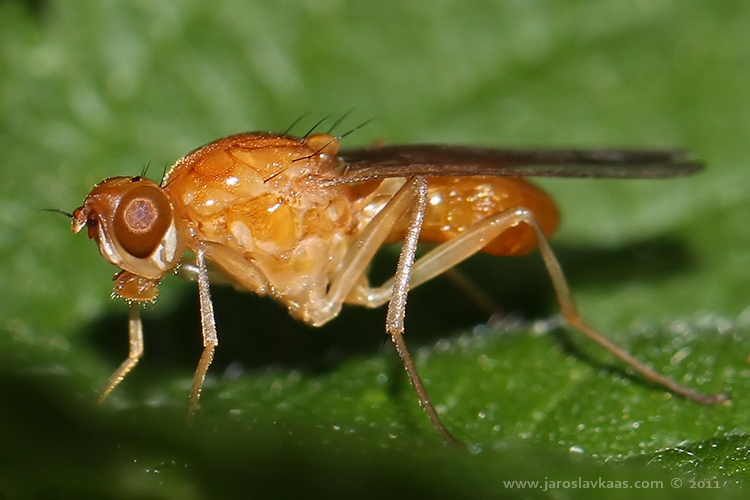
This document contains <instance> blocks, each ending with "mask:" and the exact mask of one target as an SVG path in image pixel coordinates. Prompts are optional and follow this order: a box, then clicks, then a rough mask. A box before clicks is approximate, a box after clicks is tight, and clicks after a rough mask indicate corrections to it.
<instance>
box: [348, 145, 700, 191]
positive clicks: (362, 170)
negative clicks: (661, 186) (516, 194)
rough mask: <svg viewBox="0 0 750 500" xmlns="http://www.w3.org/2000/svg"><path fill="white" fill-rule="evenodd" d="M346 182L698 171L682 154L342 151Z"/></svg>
mask: <svg viewBox="0 0 750 500" xmlns="http://www.w3.org/2000/svg"><path fill="white" fill-rule="evenodd" d="M339 157H340V159H341V160H342V161H343V164H344V172H343V174H342V175H343V177H344V178H345V179H347V180H348V181H349V182H354V181H361V180H368V179H380V178H385V177H405V176H410V175H426V176H474V175H486V176H510V177H528V176H543V177H601V178H622V179H658V178H665V177H679V176H683V175H688V174H692V173H695V172H698V171H700V170H701V169H703V164H702V163H701V162H699V161H695V160H692V159H689V157H688V154H687V151H684V150H638V149H632V150H626V149H591V150H583V149H492V148H477V147H467V146H447V145H441V144H412V145H394V146H373V147H366V148H355V149H344V150H341V152H340V153H339Z"/></svg>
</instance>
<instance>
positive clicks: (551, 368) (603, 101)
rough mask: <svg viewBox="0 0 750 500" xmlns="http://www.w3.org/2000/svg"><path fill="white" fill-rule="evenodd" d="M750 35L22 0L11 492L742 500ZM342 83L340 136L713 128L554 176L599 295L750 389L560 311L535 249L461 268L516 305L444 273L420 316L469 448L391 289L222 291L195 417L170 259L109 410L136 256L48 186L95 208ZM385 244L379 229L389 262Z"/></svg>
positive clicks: (658, 26)
mask: <svg viewBox="0 0 750 500" xmlns="http://www.w3.org/2000/svg"><path fill="white" fill-rule="evenodd" d="M749 32H750V4H748V3H747V2H740V1H734V2H714V1H710V0H703V1H693V2H678V1H676V0H648V1H645V0H644V1H615V0H611V1H608V0H605V1H601V0H579V1H571V0H568V1H564V2H544V1H497V2H475V3H471V4H469V3H466V2H449V1H439V0H438V1H406V2H399V1H394V0H386V1H381V2H345V1H337V0H322V1H312V0H309V1H300V2H293V1H281V2H274V3H271V2H260V1H239V0H223V1H217V2H210V3H209V2H201V1H196V0H179V1H169V2H167V1H164V0H156V1H133V2H114V1H101V2H83V1H75V0H70V1H62V0H60V1H53V0H48V1H44V0H37V1H27V2H24V1H21V0H3V1H0V153H1V155H0V173H1V174H2V182H0V273H1V274H0V276H1V278H0V359H1V360H2V363H0V428H1V429H2V431H1V432H0V454H1V455H0V456H2V465H0V497H3V498H55V497H72V496H76V497H96V498H180V499H185V498H188V499H189V498H221V497H235V496H236V497H251V496H252V497H275V498H278V497H285V496H291V495H296V496H305V497H342V496H347V497H350V496H355V495H356V496H358V497H362V498H370V497H372V498H375V497H382V496H386V495H388V496H391V497H407V496H410V497H413V496H416V495H418V496H425V497H428V496H429V497H455V496H458V495H461V496H467V497H469V496H471V497H478V498H479V497H492V498H496V497H497V496H500V495H503V496H507V497H514V496H518V497H524V498H548V497H549V498H567V497H569V496H570V497H573V496H575V497H580V496H584V497H585V496H591V497H595V498H596V497H600V496H602V495H604V494H606V495H607V496H611V497H613V498H619V497H622V498H630V497H631V496H632V490H630V491H629V490H626V489H607V490H606V492H605V491H603V490H602V489H601V487H600V488H598V489H585V490H584V489H572V487H566V486H565V485H564V484H563V485H559V486H558V487H557V488H552V489H548V490H547V491H544V481H545V480H554V481H577V480H578V479H579V478H581V480H584V481H586V480H588V481H597V480H598V479H599V478H602V479H603V480H605V481H628V484H629V485H630V486H631V488H632V487H634V484H635V481H644V480H654V481H661V484H662V488H658V487H656V486H654V485H652V486H653V487H652V488H651V489H648V490H639V492H638V494H639V495H642V496H644V497H649V496H653V497H654V498H657V497H658V498H665V497H677V496H679V497H680V498H690V497H691V495H694V496H695V497H696V498H698V497H699V496H700V498H713V497H717V498H718V497H722V498H727V497H731V496H732V495H738V496H739V495H740V493H739V492H738V488H741V486H742V485H743V484H744V483H745V482H746V481H747V480H748V471H747V469H748V467H747V463H746V457H747V456H748V453H750V446H749V445H748V433H749V432H750V397H748V396H747V394H748V388H750V366H748V355H750V308H748V306H749V305H750V286H748V284H747V278H748V276H750V270H748V266H749V265H750V224H748V221H747V217H748V215H749V214H750V195H749V194H748V189H747V188H748V186H750V168H748V164H749V163H750V152H748V151H749V148H748V145H749V141H748V138H749V137H750V73H749V69H748V68H749V67H750V66H749V64H750V37H748V33H749ZM350 109H354V112H353V114H352V115H351V117H350V118H348V119H347V120H346V122H345V124H343V125H341V130H339V131H337V132H343V131H346V130H347V129H349V128H353V127H355V126H357V125H359V124H360V123H362V122H364V121H365V120H367V119H370V118H374V120H373V121H372V123H370V124H368V125H367V126H366V127H364V128H362V129H361V130H358V131H357V132H356V133H354V134H352V135H351V136H349V137H347V138H346V140H345V145H349V146H355V145H363V144H368V143H371V142H372V141H374V140H384V141H387V142H389V143H398V142H450V143H460V144H480V145H497V146H506V147H507V146H559V147H566V146H577V147H605V146H615V147H625V146H650V147H686V148H689V149H691V150H693V151H694V152H695V154H696V155H697V156H698V157H700V158H701V159H703V160H705V161H706V162H707V165H708V168H707V170H706V171H705V172H704V173H702V174H700V175H698V176H696V177H693V178H689V179H677V180H666V181H637V180H635V181H601V180H599V181H594V180H544V181H543V182H542V184H543V185H544V186H545V187H546V188H548V189H549V191H550V192H551V193H552V194H553V195H554V196H555V197H556V199H557V200H558V202H559V205H560V207H561V210H562V213H563V225H562V227H561V230H560V232H559V234H558V236H557V237H556V238H555V239H554V241H553V246H554V248H555V250H556V251H557V252H558V255H559V257H560V260H561V262H562V265H563V268H564V269H565V271H566V274H567V276H568V278H569V280H570V283H571V286H572V288H573V292H574V294H575V297H576V298H577V300H578V303H579V306H580V309H581V312H582V314H583V316H584V318H586V319H587V320H588V321H589V322H590V323H591V324H592V325H594V326H596V327H598V328H600V329H601V330H602V331H604V332H606V333H607V334H608V335H609V336H610V337H611V338H613V339H615V340H616V341H618V342H619V343H621V344H622V345H624V346H627V347H628V349H629V350H630V351H631V352H633V353H634V354H636V355H637V356H638V357H639V358H640V359H642V360H644V361H646V362H647V363H649V364H652V365H653V366H654V367H655V368H657V369H659V370H660V371H662V372H664V373H666V374H668V375H670V376H672V377H674V378H675V379H677V380H679V381H680V382H683V383H685V384H687V385H689V386H691V387H695V388H698V389H700V390H703V391H706V392H717V391H729V392H731V394H732V395H733V401H732V404H731V405H727V406H718V407H701V406H699V405H697V404H695V403H692V402H688V401H683V400H680V399H678V398H675V397H670V396H669V395H666V394H665V393H664V391H662V390H660V389H658V388H654V387H652V386H649V385H648V384H645V383H643V382H642V381H641V380H640V379H638V378H637V377H632V376H631V374H630V373H629V372H628V371H627V370H625V369H624V368H623V367H622V366H621V365H619V364H617V363H616V362H614V360H613V359H612V358H611V356H609V355H607V354H606V353H604V352H602V351H601V350H600V349H598V348H596V347H594V346H592V345H591V344H589V343H587V342H586V341H585V340H584V339H582V338H581V336H580V335H578V334H576V333H574V332H569V331H567V330H564V329H553V330H549V329H547V330H545V329H544V328H540V326H544V324H545V323H544V321H545V320H546V319H548V318H550V317H553V315H554V314H556V309H555V303H554V296H553V294H552V291H551V287H550V285H549V283H548V280H547V277H546V276H545V274H544V269H543V267H542V265H541V263H540V262H539V257H538V255H537V254H533V255H530V256H528V257H524V258H519V259H496V258H495V259H493V258H486V257H482V256H480V257H478V258H476V259H474V260H472V261H470V262H468V263H466V265H465V266H463V268H462V269H463V270H464V271H465V273H466V274H467V275H469V276H470V277H471V278H472V279H473V280H474V281H476V282H477V283H478V284H479V285H480V286H481V288H482V289H483V290H485V291H486V292H487V293H489V294H491V295H492V296H493V297H494V298H495V299H496V300H497V301H498V302H499V303H500V304H501V305H502V307H503V308H504V311H506V312H509V313H514V314H515V317H518V318H522V320H521V321H519V322H518V323H517V324H515V325H514V324H511V323H509V322H507V321H506V322H504V323H502V324H501V325H499V326H498V327H493V326H487V324H486V320H487V317H486V314H484V312H483V311H482V310H481V309H480V308H478V307H477V306H476V305H475V304H473V303H472V301H471V300H470V299H468V298H466V297H464V296H463V295H462V294H460V293H459V292H457V291H456V289H455V288H454V287H453V286H452V285H451V283H449V282H447V281H446V280H441V279H438V280H435V282H434V283H431V284H428V285H425V286H424V287H423V288H420V289H417V290H415V291H414V293H413V294H412V296H411V300H410V303H409V308H408V314H407V342H408V343H409V345H410V346H411V348H412V352H413V354H414V355H415V358H416V361H417V365H418V368H419V369H420V372H421V374H422V376H423V378H425V380H426V383H427V384H428V389H429V390H430V392H431V396H432V398H433V401H434V402H435V403H436V405H438V408H439V410H440V411H441V412H442V416H443V418H444V420H445V422H446V424H447V425H448V426H449V428H450V429H451V430H452V431H453V432H454V434H455V435H456V436H457V437H459V438H460V439H462V440H465V441H466V442H468V443H471V444H472V445H473V446H472V452H462V451H458V450H454V449H451V448H449V447H447V446H446V445H445V444H443V443H442V442H441V440H440V438H439V436H438V435H437V434H436V433H435V432H434V431H433V430H432V429H431V427H430V425H429V422H428V420H427V418H426V416H425V415H424V414H423V413H422V412H421V410H420V408H419V407H418V405H417V402H416V398H415V397H414V395H413V393H412V392H411V388H410V387H409V385H408V381H407V380H406V379H405V376H404V374H403V370H402V368H401V366H400V364H399V362H398V359H397V357H396V355H395V353H394V352H393V350H392V348H391V346H390V345H389V344H388V343H385V344H384V328H383V324H384V316H385V314H384V311H382V310H376V311H363V310H356V309H354V310H347V311H345V312H344V313H343V314H342V317H341V318H340V319H339V320H337V321H334V322H333V323H331V324H330V325H327V326H326V327H324V328H322V329H317V330H314V329H310V328H307V327H304V326H302V325H299V324H297V323H296V322H294V321H293V320H291V319H289V318H288V317H287V316H286V313H285V311H284V310H283V309H281V308H280V307H279V306H277V305H275V304H273V303H270V302H269V301H267V300H264V299H257V298H255V297H252V296H251V295H248V294H241V293H237V292H234V291H232V290H227V289H221V288H219V287H215V288H214V291H213V292H214V298H215V304H216V309H217V312H216V314H217V321H218V327H219V335H220V339H221V344H220V346H219V351H218V354H217V359H216V362H215V364H214V366H213V367H212V371H211V373H210V376H209V379H208V380H207V384H206V389H205V391H204V394H203V399H202V409H201V411H200V413H199V415H198V417H197V419H196V422H195V424H194V426H193V427H192V428H190V429H188V428H186V427H185V425H184V413H185V409H186V406H187V396H188V392H189V384H190V380H191V377H192V373H193V369H194V366H195V363H196V361H197V359H198V356H199V353H200V338H199V326H198V306H197V302H198V301H197V294H196V292H195V287H194V284H192V283H185V282H181V281H180V280H178V279H176V278H168V279H166V280H165V282H164V283H163V285H162V290H161V295H160V299H159V301H158V302H157V303H156V304H155V305H153V306H148V307H147V308H146V310H145V311H144V317H145V328H146V357H145V359H144V360H143V361H142V363H141V365H139V367H138V369H137V370H135V372H134V373H133V374H132V375H131V376H129V377H128V378H127V379H126V381H125V382H124V383H123V384H122V385H121V386H120V387H119V388H118V389H117V391H115V393H114V394H113V395H112V397H111V398H110V399H109V400H108V401H107V402H106V403H105V404H104V405H102V406H99V407H97V406H95V400H96V395H97V392H98V391H99V390H100V388H101V387H102V386H103V385H104V382H105V381H106V379H107V378H108V377H109V375H110V373H111V372H112V371H113V370H114V368H115V367H116V366H117V365H118V364H119V362H120V361H121V360H122V359H123V358H124V357H125V355H126V352H127V333H126V332H127V324H126V323H127V311H126V309H127V308H126V306H125V304H124V303H122V302H121V301H113V300H110V299H109V295H110V292H111V285H112V283H111V281H110V279H109V278H110V277H111V275H112V274H113V272H114V269H113V268H112V267H111V266H110V265H108V264H106V263H105V262H104V261H103V260H102V259H101V258H100V257H99V255H98V252H97V250H96V248H95V245H94V244H93V243H91V242H90V241H88V240H87V239H86V238H85V237H83V236H80V235H78V236H73V235H71V234H70V232H69V229H68V226H69V222H68V220H67V219H65V218H64V217H62V216H59V215H57V214H54V213H46V212H40V209H42V208H59V209H63V210H68V211H70V210H73V209H74V208H76V207H77V206H78V205H79V204H80V203H81V201H82V200H83V197H84V196H85V195H86V193H87V192H88V190H89V189H90V188H91V186H92V185H93V184H94V183H96V182H98V181H100V180H101V179H103V178H105V177H108V176H114V175H135V174H138V173H140V171H141V169H142V168H143V166H144V165H145V164H148V163H150V165H151V167H152V170H151V172H152V174H151V175H152V176H154V177H158V176H159V175H160V172H161V170H162V169H163V168H164V167H165V166H167V165H169V164H171V163H172V162H174V161H175V160H176V159H177V158H179V157H180V156H182V155H184V154H185V153H187V152H188V151H190V150H192V149H194V148H195V147H197V146H200V145H201V144H205V143H207V142H209V141H211V140H213V139H216V138H218V137H222V136H225V135H229V134H232V133H236V132H240V131H247V130H272V131H281V130H284V129H286V128H287V126H288V125H289V124H291V123H292V122H293V121H294V120H295V119H296V118H298V117H299V116H301V115H303V114H305V118H304V119H303V120H302V124H300V125H299V126H298V127H297V129H296V131H297V132H298V133H300V134H301V133H304V132H305V131H306V128H307V127H308V126H312V124H314V123H315V122H316V121H317V120H318V118H321V117H324V116H328V115H330V116H332V117H333V118H334V119H335V118H336V117H338V116H341V115H342V114H343V113H345V112H346V111H347V110H350ZM329 123H330V121H329ZM324 128H325V126H324ZM394 262H395V260H394V255H393V253H392V252H391V253H385V254H384V255H383V256H382V257H381V258H380V259H379V262H378V265H377V266H376V268H375V269H374V273H375V274H376V275H377V276H382V277H385V276H387V275H388V272H389V271H390V272H392V269H393V265H394ZM477 325H479V326H477ZM540 331H541V333H545V332H546V334H540ZM535 332H536V333H535ZM673 479H677V480H679V481H682V483H680V484H677V483H670V481H672V480H673ZM507 480H532V481H540V482H541V483H542V484H541V485H540V487H539V488H537V489H533V488H528V487H527V488H514V487H511V486H510V485H508V484H506V483H504V481H507ZM695 481H708V482H695ZM613 484H614V483H613ZM620 485H622V483H620ZM691 486H692V487H691ZM706 487H710V488H706Z"/></svg>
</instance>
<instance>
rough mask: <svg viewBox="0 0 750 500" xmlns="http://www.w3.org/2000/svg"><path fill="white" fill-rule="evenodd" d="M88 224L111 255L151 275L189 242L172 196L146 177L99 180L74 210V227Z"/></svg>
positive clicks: (162, 271)
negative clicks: (185, 239) (175, 211)
mask: <svg viewBox="0 0 750 500" xmlns="http://www.w3.org/2000/svg"><path fill="white" fill-rule="evenodd" d="M84 227H86V229H87V233H88V236H89V238H92V239H94V240H96V243H97V245H98V246H99V252H100V253H101V254H102V257H104V258H105V259H106V260H107V261H109V262H110V263H111V264H114V265H115V266H117V267H119V268H120V269H122V270H123V271H126V272H128V273H131V274H133V275H136V276H141V277H143V278H148V279H152V280H154V279H160V278H161V277H162V276H164V274H165V273H167V272H168V271H169V270H170V269H172V268H174V267H175V266H176V265H177V263H178V262H179V259H180V257H181V256H182V253H183V251H184V248H185V244H184V241H183V239H184V237H183V234H182V233H183V231H180V227H179V222H178V220H177V218H176V217H175V213H174V208H173V206H172V202H171V201H170V199H169V197H168V196H167V195H166V193H165V192H164V190H163V189H162V188H161V187H160V186H159V185H158V184H156V183H155V182H153V181H150V180H148V179H145V178H143V177H112V178H110V179H106V180H105V181H102V182H100V183H99V184H97V185H96V186H94V188H93V189H92V190H91V192H90V193H89V194H88V196H87V197H86V199H85V200H84V202H83V205H82V206H81V207H79V208H77V209H76V210H75V211H74V212H73V219H72V222H71V229H72V231H73V232H74V233H78V232H79V231H81V230H82V229H83V228H84Z"/></svg>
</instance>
